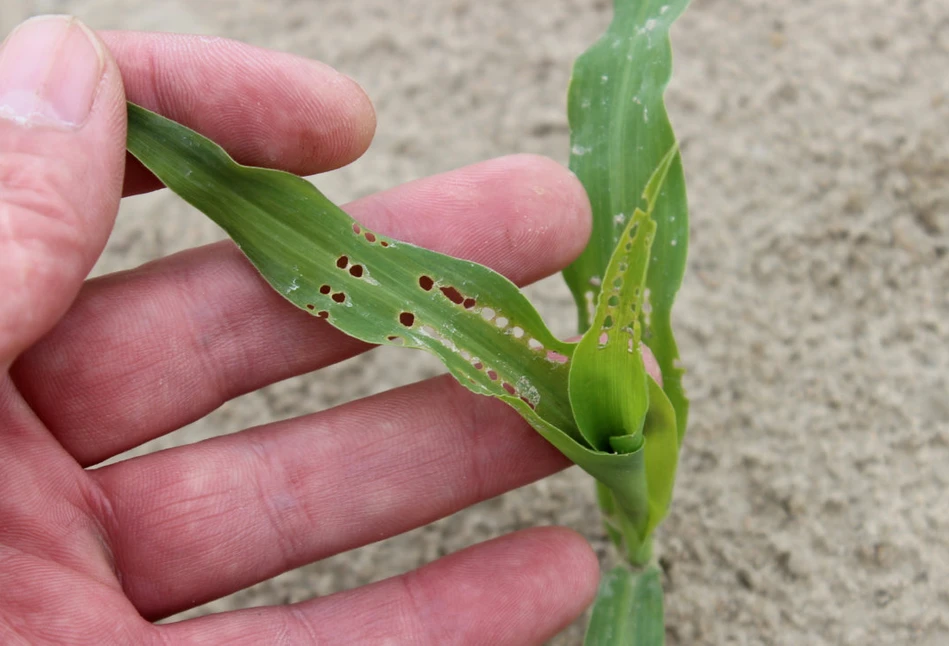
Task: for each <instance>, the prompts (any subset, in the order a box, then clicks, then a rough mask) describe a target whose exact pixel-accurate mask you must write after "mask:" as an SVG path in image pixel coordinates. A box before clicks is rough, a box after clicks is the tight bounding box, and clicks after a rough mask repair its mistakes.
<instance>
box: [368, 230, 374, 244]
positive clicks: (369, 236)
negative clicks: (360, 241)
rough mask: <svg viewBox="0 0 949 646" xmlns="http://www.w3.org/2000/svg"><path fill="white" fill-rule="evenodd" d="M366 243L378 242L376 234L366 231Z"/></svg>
mask: <svg viewBox="0 0 949 646" xmlns="http://www.w3.org/2000/svg"><path fill="white" fill-rule="evenodd" d="M366 241H367V242H375V241H376V236H375V234H374V233H372V232H371V231H366Z"/></svg>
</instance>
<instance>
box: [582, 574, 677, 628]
mask: <svg viewBox="0 0 949 646" xmlns="http://www.w3.org/2000/svg"><path fill="white" fill-rule="evenodd" d="M660 579H661V573H660V571H659V568H658V567H657V566H656V565H650V566H648V567H647V568H645V569H644V570H642V571H640V572H631V571H630V570H629V569H627V568H625V567H622V566H620V567H616V568H614V569H612V570H610V572H608V573H607V574H606V576H604V577H603V580H602V581H601V582H600V588H599V590H598V591H597V596H596V602H595V603H594V605H593V613H592V615H591V617H590V623H589V625H588V626H587V633H586V637H585V638H584V640H583V643H584V646H662V644H664V643H665V628H664V620H663V609H662V582H661V580H660Z"/></svg>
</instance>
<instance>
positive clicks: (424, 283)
mask: <svg viewBox="0 0 949 646" xmlns="http://www.w3.org/2000/svg"><path fill="white" fill-rule="evenodd" d="M418 286H419V287H421V288H422V289H424V290H425V291H426V292H428V291H431V290H432V287H434V286H435V281H434V280H432V279H431V277H429V276H419V277H418Z"/></svg>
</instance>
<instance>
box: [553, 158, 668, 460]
mask: <svg viewBox="0 0 949 646" xmlns="http://www.w3.org/2000/svg"><path fill="white" fill-rule="evenodd" d="M676 154H677V149H676V148H675V147H673V149H672V150H670V151H668V152H667V153H666V155H665V157H663V159H662V160H661V161H660V163H659V167H658V168H656V169H655V170H654V172H653V174H652V177H651V178H650V180H649V182H648V183H647V184H646V187H645V190H644V192H643V200H644V201H645V203H646V210H645V211H643V210H642V209H639V208H637V209H636V211H635V213H634V215H633V217H632V218H630V220H629V222H628V223H627V225H626V230H625V231H624V232H623V235H622V237H621V238H620V239H619V241H618V244H617V245H616V248H615V250H614V251H613V255H612V257H611V258H610V263H609V266H608V267H607V269H606V272H605V273H604V276H603V281H604V284H603V286H602V289H601V290H600V295H599V298H598V302H597V306H596V312H595V315H594V320H593V322H592V325H591V326H590V328H589V329H588V330H587V331H586V333H585V334H584V335H583V338H582V339H581V340H580V343H579V345H578V346H577V349H576V351H575V352H574V355H573V361H572V362H571V364H570V383H569V392H570V404H571V406H572V407H573V414H574V417H575V418H576V420H577V425H578V426H579V427H580V432H581V433H582V434H583V436H584V437H585V438H586V439H587V442H589V444H590V445H591V446H593V447H594V448H596V449H599V450H601V451H608V450H612V451H616V452H622V451H623V450H624V449H625V448H627V447H630V446H632V447H638V444H639V442H638V440H637V438H638V437H639V435H640V434H641V433H642V429H643V422H644V421H645V418H646V411H647V410H648V408H649V385H648V384H647V383H646V382H647V379H648V377H647V375H646V369H645V366H644V365H643V359H642V354H641V353H640V347H639V344H640V337H641V333H642V332H641V328H642V323H641V318H642V315H643V302H644V300H645V291H646V290H645V281H646V272H647V269H648V263H649V252H650V249H651V247H652V242H653V237H654V236H655V232H656V223H655V221H654V220H652V218H651V215H652V209H653V207H654V205H655V203H656V198H657V196H658V193H659V190H660V189H661V187H662V184H663V182H664V181H665V178H666V176H667V175H668V172H669V168H670V165H671V164H672V162H673V161H674V160H675V158H676ZM622 437H625V438H626V439H620V438H622Z"/></svg>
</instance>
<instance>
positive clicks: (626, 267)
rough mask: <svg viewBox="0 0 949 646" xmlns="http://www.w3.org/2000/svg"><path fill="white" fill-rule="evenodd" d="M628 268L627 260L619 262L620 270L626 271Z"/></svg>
mask: <svg viewBox="0 0 949 646" xmlns="http://www.w3.org/2000/svg"><path fill="white" fill-rule="evenodd" d="M627 269H629V265H627V264H626V263H625V262H621V263H620V264H619V270H620V271H626V270H627Z"/></svg>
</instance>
